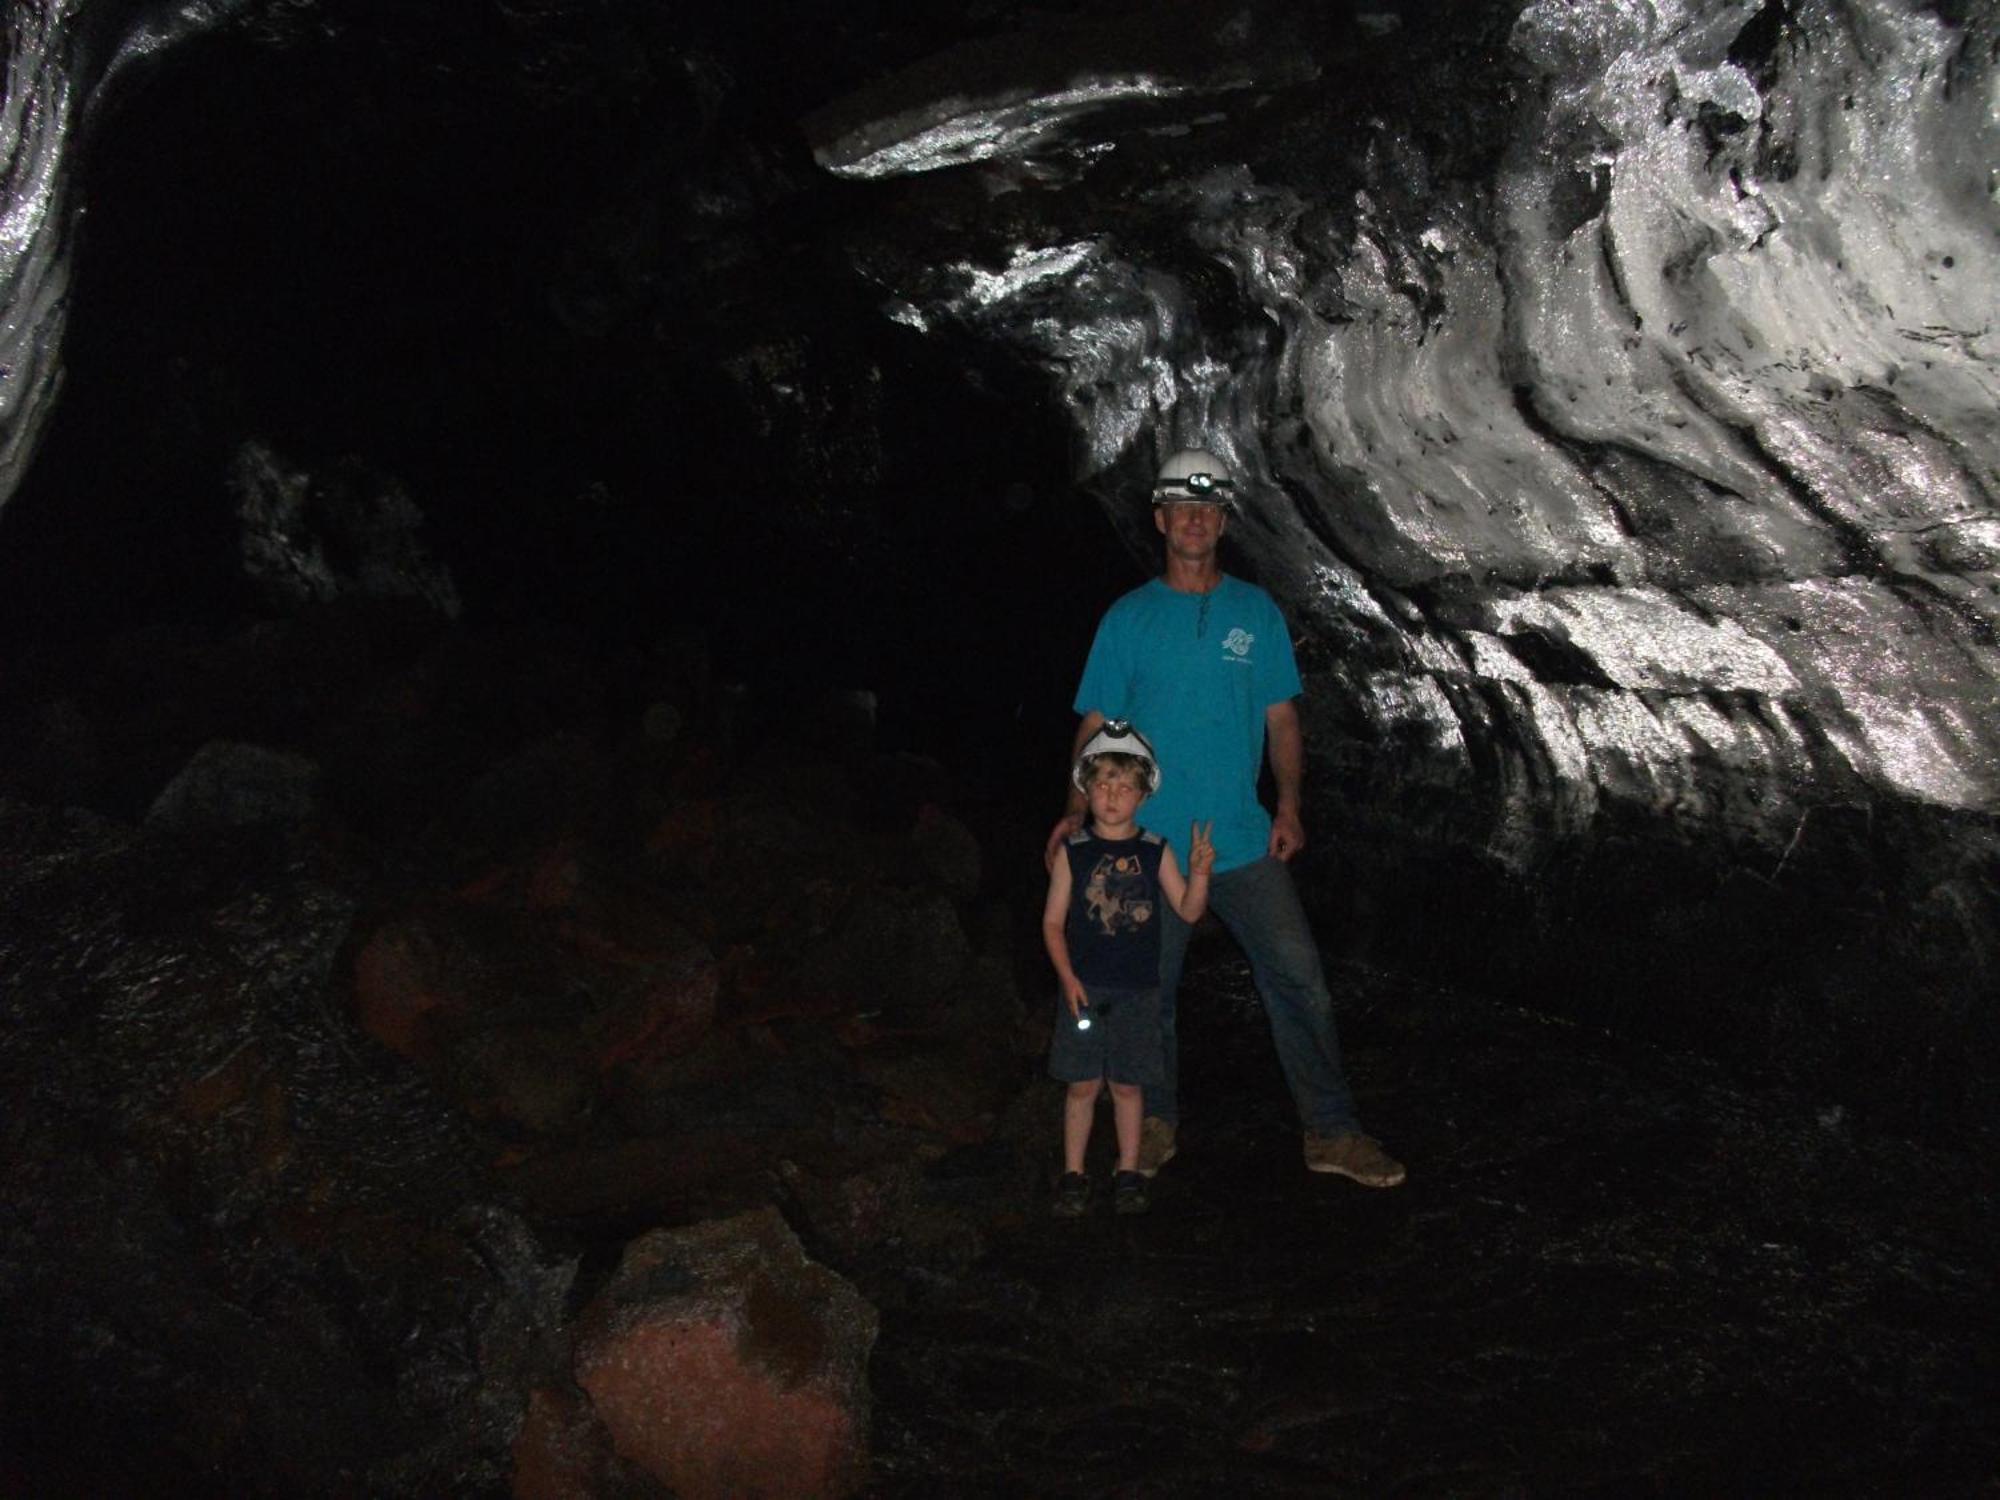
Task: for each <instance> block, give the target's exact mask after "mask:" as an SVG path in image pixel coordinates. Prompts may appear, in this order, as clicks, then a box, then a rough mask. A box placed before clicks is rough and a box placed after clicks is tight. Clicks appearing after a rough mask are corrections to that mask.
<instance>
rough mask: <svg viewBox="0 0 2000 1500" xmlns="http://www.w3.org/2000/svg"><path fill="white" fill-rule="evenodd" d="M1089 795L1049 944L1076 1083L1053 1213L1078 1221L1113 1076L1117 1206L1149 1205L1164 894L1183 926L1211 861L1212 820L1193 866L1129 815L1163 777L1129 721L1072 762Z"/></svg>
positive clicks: (1061, 1030) (1062, 869)
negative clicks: (1146, 1141)
mask: <svg viewBox="0 0 2000 1500" xmlns="http://www.w3.org/2000/svg"><path fill="white" fill-rule="evenodd" d="M1070 779H1071V780H1072V781H1074V782H1075V783H1076V785H1077V786H1078V788H1080V789H1081V790H1082V792H1083V794H1084V796H1085V798H1086V799H1087V800H1088V802H1089V807H1090V821H1089V823H1088V824H1087V825H1086V826H1085V827H1084V828H1082V829H1079V830H1078V831H1077V832H1075V833H1073V834H1071V835H1070V836H1069V837H1068V839H1066V840H1065V841H1064V844H1063V848H1062V857H1061V858H1059V859H1057V860H1056V862H1055V864H1054V865H1053V866H1052V867H1051V869H1050V871H1049V899H1048V902H1047V904H1046V905H1045V906H1044V907H1043V908H1042V941H1043V942H1044V943H1045V944H1046V945H1047V947H1048V950H1049V960H1050V962H1052V963H1053V964H1054V965H1055V970H1056V977H1057V979H1058V980H1059V981H1060V982H1061V986H1062V992H1061V996H1060V999H1059V1000H1058V1003H1057V1006H1056V1027H1055V1040H1054V1042H1053V1044H1052V1045H1051V1046H1050V1048H1049V1072H1050V1074H1051V1075H1052V1076H1054V1077H1056V1078H1059V1079H1061V1080H1062V1081H1063V1082H1065V1083H1067V1084H1068V1085H1069V1092H1068V1094H1067V1096H1066V1097H1065V1099H1064V1101H1063V1176H1062V1181H1061V1182H1060V1183H1059V1184H1057V1186H1056V1197H1055V1204H1054V1212H1055V1214H1056V1216H1057V1217H1058V1218H1065V1219H1072V1218H1076V1217H1077V1216H1079V1215H1080V1214H1082V1213H1084V1212H1085V1210H1087V1209H1088V1208H1089V1207H1090V1179H1089V1178H1088V1177H1086V1176H1085V1175H1084V1172H1083V1158H1084V1150H1085V1148H1086V1147H1087V1146H1089V1144H1090V1127H1091V1124H1092V1121H1093V1119H1094V1117H1095V1115H1096V1113H1097V1096H1098V1093H1099V1092H1100V1091H1101V1089H1102V1088H1103V1085H1104V1083H1105V1081H1106V1080H1107V1079H1108V1080H1109V1081H1110V1084H1111V1114H1112V1120H1113V1122H1114V1124H1115V1125H1116V1127H1117V1131H1118V1172H1117V1176H1116V1177H1115V1178H1114V1179H1113V1193H1112V1206H1113V1207H1114V1208H1115V1209H1116V1210H1117V1211H1118V1212H1119V1213H1121V1214H1142V1213H1144V1212H1145V1211H1146V1208H1147V1197H1146V1179H1145V1178H1144V1177H1142V1176H1140V1175H1139V1171H1138V1167H1139V1119H1140V1115H1141V1113H1142V1110H1143V1105H1144V1095H1143V1093H1142V1089H1143V1088H1144V1087H1145V1086H1146V1085H1148V1084H1158V1083H1159V1082H1161V1081H1162V1079H1163V1077H1164V1071H1163V1070H1164V1068H1165V1065H1166V1062H1165V1060H1166V1051H1165V1046H1164V1042H1163V1039H1162V1034H1161V1030H1160V926H1161V911H1160V898H1161V896H1163V895H1164V896H1165V897H1166V899H1167V901H1168V902H1169V903H1171V904H1172V906H1173V909H1174V910H1175V912H1177V913H1178V914H1179V915H1180V918H1181V920H1182V921H1184V922H1189V923H1193V922H1197V921H1199V920H1200V919H1201V914H1202V912H1203V911H1205V910H1206V909H1207V907H1208V875H1209V870H1210V868H1211V867H1212V866H1213V865H1214V863H1215V846H1214V845H1213V844H1211V843H1210V842H1209V827H1210V826H1212V825H1208V826H1204V825H1202V824H1195V825H1193V827H1192V828H1191V829H1190V831H1189V838H1188V873H1187V877H1186V878H1185V879H1183V878H1182V876H1181V870H1180V866H1179V865H1178V864H1177V863H1175V861H1174V852H1173V850H1172V849H1170V848H1168V847H1167V843H1166V840H1164V839H1162V838H1161V837H1160V836H1159V835H1158V834H1156V833H1147V832H1146V831H1145V830H1144V829H1143V828H1141V827H1140V826H1139V825H1138V823H1137V822H1135V821H1134V819H1135V817H1136V815H1137V813H1138V811H1139V804H1140V803H1141V802H1143V801H1145V800H1146V798H1147V797H1148V796H1150V795H1151V794H1152V792H1153V791H1154V790H1155V789H1156V788H1157V787H1158V786H1159V784H1160V767H1159V762H1158V761H1157V760H1156V759H1155V758H1154V756H1153V747H1152V746H1151V745H1150V744H1148V743H1147V742H1146V737H1145V736H1144V735H1142V734H1140V733H1139V732H1138V731H1137V730H1136V729H1134V728H1133V727H1132V726H1131V725H1130V724H1127V723H1125V722H1124V721H1122V720H1118V719H1111V720H1107V721H1106V722H1105V724H1104V726H1103V727H1102V728H1101V729H1099V730H1098V732H1097V733H1096V734H1095V735H1094V736H1092V737H1091V740H1090V742H1089V743H1088V744H1086V745H1085V746H1084V747H1083V749H1082V750H1081V751H1080V752H1079V753H1078V754H1077V758H1076V764H1075V765H1074V766H1073V767H1072V768H1071V770H1070Z"/></svg>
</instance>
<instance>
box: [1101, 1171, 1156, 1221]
mask: <svg viewBox="0 0 2000 1500" xmlns="http://www.w3.org/2000/svg"><path fill="white" fill-rule="evenodd" d="M1152 1206H1153V1198H1152V1194H1151V1193H1150V1192H1149V1191H1148V1190H1147V1187H1146V1179H1145V1177H1144V1176H1143V1175H1142V1174H1140V1173H1138V1172H1120V1173H1119V1174H1118V1175H1117V1176H1116V1177H1114V1178H1112V1179H1111V1208H1112V1211H1113V1212H1114V1213H1121V1214H1142V1213H1144V1212H1145V1211H1146V1210H1147V1209H1149V1208H1151V1207H1152Z"/></svg>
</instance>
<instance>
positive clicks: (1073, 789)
mask: <svg viewBox="0 0 2000 1500" xmlns="http://www.w3.org/2000/svg"><path fill="white" fill-rule="evenodd" d="M1103 724H1104V715H1103V714H1101V713H1099V712H1098V711H1097V710H1096V709H1094V708H1093V709H1092V710H1091V711H1090V712H1089V713H1087V714H1085V715H1084V716H1083V717H1082V718H1081V719H1079V720H1077V722H1076V737H1075V738H1074V739H1072V740H1071V741H1070V742H1069V759H1068V760H1067V761H1065V762H1064V763H1063V773H1064V774H1063V785H1064V786H1065V787H1067V788H1068V790H1069V797H1068V799H1067V800H1066V801H1065V802H1064V803H1063V815H1062V816H1061V817H1060V818H1058V819H1056V826H1055V827H1054V828H1053V829H1052V830H1051V831H1050V833H1049V841H1048V843H1047V844H1046V845H1045V846H1044V847H1043V849H1042V865H1043V867H1044V868H1046V869H1050V870H1053V869H1054V868H1055V867H1056V855H1058V854H1059V853H1061V852H1062V846H1063V840H1064V839H1066V838H1068V837H1069V836H1070V835H1071V834H1072V833H1075V832H1076V831H1077V829H1079V828H1081V827H1083V810H1084V808H1086V807H1088V806H1089V805H1090V799H1089V798H1088V797H1086V796H1084V795H1083V793H1082V791H1081V790H1079V789H1078V787H1077V784H1076V782H1075V781H1074V780H1073V779H1071V777H1070V776H1069V774H1068V773H1069V768H1070V767H1071V766H1074V765H1075V764H1076V758H1077V756H1078V755H1080V754H1081V753H1082V752H1083V747H1084V746H1085V745H1087V744H1089V743H1090V737H1091V736H1092V735H1093V734H1095V733H1097V731H1098V730H1099V729H1100V728H1101V727H1102V726H1103Z"/></svg>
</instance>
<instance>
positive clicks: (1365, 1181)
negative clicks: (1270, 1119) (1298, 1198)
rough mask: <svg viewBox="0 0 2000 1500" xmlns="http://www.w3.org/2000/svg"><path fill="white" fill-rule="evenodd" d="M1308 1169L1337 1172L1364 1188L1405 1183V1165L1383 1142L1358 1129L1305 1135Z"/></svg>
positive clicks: (1309, 1170) (1389, 1186)
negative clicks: (1383, 1147)
mask: <svg viewBox="0 0 2000 1500" xmlns="http://www.w3.org/2000/svg"><path fill="white" fill-rule="evenodd" d="M1306 1170H1307V1171H1308V1172H1337V1173H1338V1174H1339V1175H1341V1176H1342V1177H1351V1178H1353V1179H1354V1180H1355V1181H1356V1182H1358V1183H1360V1184H1361V1185H1362V1186H1363V1187H1378V1188H1391V1187H1395V1186H1396V1185H1397V1184H1398V1183H1400V1182H1401V1181H1402V1180H1403V1175H1404V1174H1403V1164H1402V1163H1401V1162H1399V1161H1397V1160H1396V1158H1395V1157H1393V1156H1391V1155H1390V1154H1389V1153H1388V1152H1386V1151H1384V1150H1383V1149H1382V1146H1381V1143H1380V1142H1378V1141H1376V1140H1374V1139H1373V1138H1371V1137H1369V1136H1365V1135H1363V1134H1362V1133H1361V1132H1360V1131H1358V1130H1348V1131H1344V1132H1342V1133H1341V1134H1339V1135H1310V1134H1309V1135H1307V1136H1306Z"/></svg>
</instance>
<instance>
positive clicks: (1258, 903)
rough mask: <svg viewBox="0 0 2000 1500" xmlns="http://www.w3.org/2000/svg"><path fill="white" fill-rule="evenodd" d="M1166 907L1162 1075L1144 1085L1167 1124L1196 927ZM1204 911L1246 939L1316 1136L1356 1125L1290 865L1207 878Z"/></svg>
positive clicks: (1176, 1111) (1174, 1102)
mask: <svg viewBox="0 0 2000 1500" xmlns="http://www.w3.org/2000/svg"><path fill="white" fill-rule="evenodd" d="M1160 904H1161V906H1162V908H1163V909H1164V915H1165V917H1166V926H1165V927H1164V928H1163V929H1162V930H1161V933H1160V1023H1161V1026H1160V1029H1161V1031H1162V1033H1163V1034H1164V1038H1165V1041H1166V1047H1167V1081H1166V1083H1165V1084H1163V1085H1162V1086H1160V1087H1158V1088H1148V1089H1147V1090H1146V1113H1147V1114H1148V1115H1156V1116H1158V1117H1159V1118H1160V1119H1162V1120H1165V1121H1166V1122H1167V1123H1168V1124H1170V1125H1178V1124H1179V1123H1180V1092H1179V1091H1180V1053H1179V1050H1178V1036H1177V1032H1176V1026H1175V1018H1176V1015H1177V1013H1178V1011H1179V997H1180V985H1181V967H1182V964H1183V963H1184V961H1185V960H1186V958H1187V945H1188V937H1189V935H1190V933H1191V932H1192V931H1193V929H1192V928H1190V927H1189V926H1188V924H1187V923H1185V922H1183V921H1182V920H1181V919H1180V918H1179V917H1178V916H1176V915H1175V914H1174V910H1173V908H1172V907H1171V906H1168V905H1167V904H1166V903H1165V902H1162V903H1160ZM1208 909H1209V910H1210V911H1212V912H1214V913H1215V914H1216V916H1217V917H1219V918H1220V919H1221V921H1222V925H1223V926H1224V927H1227V928H1228V929H1229V933H1230V936H1232V937H1234V938H1235V939H1236V941H1237V942H1238V944H1240V945H1241V946H1242V949H1243V955H1244V957H1246V958H1248V959H1249V960H1250V973H1251V976H1252V978H1254V979H1255V980H1256V981H1257V995H1258V998H1259V999H1261V1000H1262V1001H1263V1002H1264V1014H1265V1015H1266V1016H1267V1017H1269V1018H1270V1022H1271V1040H1272V1041H1273V1042H1274V1043H1276V1045H1277V1048H1278V1064H1279V1066H1280V1067H1282V1068H1283V1069H1284V1070H1285V1082H1286V1083H1287V1084H1288V1085H1289V1086H1290V1088H1291V1091H1292V1102H1293V1103H1294V1104H1296V1105H1297V1106H1298V1108H1299V1120H1300V1121H1301V1123H1303V1124H1304V1126H1305V1127H1306V1129H1307V1130H1308V1131H1310V1132H1311V1133H1312V1134H1314V1135H1339V1134H1340V1133H1341V1132H1342V1131H1346V1130H1356V1129H1359V1128H1360V1127H1359V1124H1358V1122H1357V1121H1356V1119H1355V1116H1354V1095H1353V1094H1352V1093H1351V1092H1350V1091H1349V1090H1348V1087H1347V1073H1346V1071H1345V1070H1344V1069H1343V1068H1342V1067H1341V1065H1340V1038H1339V1036H1338V1035H1337V1034H1336V1033H1335V1031H1334V1025H1333V996H1332V994H1331V993H1329V992H1328V990H1327V987H1326V976H1325V973H1324V971H1323V970H1322V968H1321V966H1320V960H1319V944H1317V943H1316V942H1314V941H1313V935H1312V927H1311V926H1310V925H1309V924H1308V923H1307V921H1306V912H1305V908H1304V907H1303V906H1302V905H1300V904H1299V893H1298V889H1297V887H1295V886H1294V885H1293V884H1292V872H1291V870H1290V868H1289V867H1288V866H1286V864H1285V863H1284V862H1283V861H1282V860H1277V859H1272V858H1271V857H1270V856H1268V855H1267V856H1265V857H1264V858H1263V859H1260V860H1256V861H1254V862H1253V863H1251V864H1247V865H1238V866H1237V867H1236V868H1235V869H1233V870H1230V871H1228V872H1226V873H1224V874H1221V875H1215V876H1212V877H1210V879H1209V883H1208Z"/></svg>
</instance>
